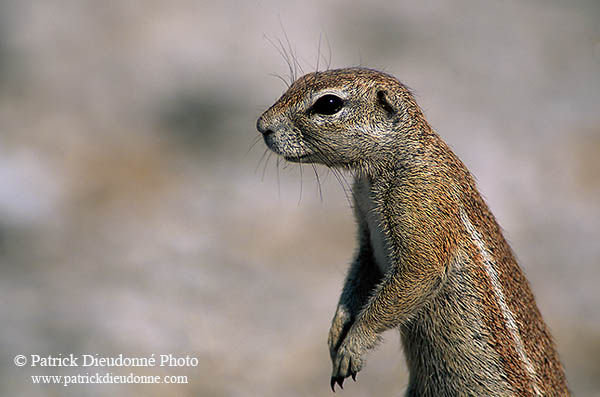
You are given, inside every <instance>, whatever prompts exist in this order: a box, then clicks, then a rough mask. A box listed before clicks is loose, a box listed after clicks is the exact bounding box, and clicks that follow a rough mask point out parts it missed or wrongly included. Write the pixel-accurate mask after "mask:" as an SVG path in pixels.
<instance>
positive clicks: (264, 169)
mask: <svg viewBox="0 0 600 397" xmlns="http://www.w3.org/2000/svg"><path fill="white" fill-rule="evenodd" d="M272 155H273V152H271V153H269V156H267V161H265V165H264V167H263V172H262V176H261V177H260V181H261V182H262V181H264V179H265V172H266V171H267V165H268V164H269V160H270V159H271V156H272Z"/></svg>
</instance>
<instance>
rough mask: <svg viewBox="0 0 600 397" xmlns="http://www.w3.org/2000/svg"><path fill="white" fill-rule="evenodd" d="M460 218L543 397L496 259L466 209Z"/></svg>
mask: <svg viewBox="0 0 600 397" xmlns="http://www.w3.org/2000/svg"><path fill="white" fill-rule="evenodd" d="M460 218H461V220H462V222H463V224H464V225H465V227H466V228H467V231H468V232H469V234H470V235H471V239H472V240H473V242H474V243H475V245H476V246H477V249H478V250H479V253H480V254H481V257H482V258H483V265H484V268H485V271H486V273H487V275H488V277H489V278H490V281H491V283H492V289H493V291H494V295H495V296H496V301H497V302H498V306H499V307H500V310H501V311H502V315H503V316H504V321H505V322H506V328H507V329H508V331H509V332H510V335H511V337H512V339H513V342H514V344H515V350H516V351H517V354H518V355H519V358H520V359H521V361H522V362H523V365H524V367H525V370H526V371H527V374H528V375H529V379H530V381H531V383H532V387H533V391H534V392H535V394H536V395H538V396H542V395H543V393H542V391H541V390H540V388H539V386H538V384H537V382H536V376H535V368H534V366H533V364H531V361H530V360H529V358H528V357H527V353H526V352H525V347H524V346H523V341H522V340H521V336H520V335H519V329H518V327H517V323H516V321H515V317H514V315H513V313H512V312H511V311H510V308H509V307H508V305H507V304H506V298H505V297H504V293H503V292H502V286H501V284H500V280H499V279H498V273H497V272H496V269H495V268H494V258H492V256H491V255H490V254H489V252H488V250H487V249H486V247H485V244H484V242H483V239H482V237H481V234H479V232H478V231H477V229H475V226H473V224H472V223H471V221H470V220H469V217H468V216H467V213H466V212H465V211H464V209H461V211H460Z"/></svg>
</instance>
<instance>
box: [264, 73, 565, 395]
mask: <svg viewBox="0 0 600 397" xmlns="http://www.w3.org/2000/svg"><path fill="white" fill-rule="evenodd" d="M326 94H332V95H336V96H338V97H340V98H341V99H342V100H343V102H344V103H343V107H342V108H341V110H339V111H338V112H336V113H335V114H331V115H324V114H319V113H316V112H315V111H314V108H313V104H314V103H315V101H316V100H317V99H318V98H320V97H321V96H323V95H326ZM257 128H258V129H259V131H260V132H261V133H263V136H264V139H265V142H266V144H267V145H268V146H269V148H271V149H272V150H273V151H275V152H276V153H278V154H280V155H282V156H284V157H285V158H286V159H288V160H290V161H295V162H311V163H321V164H325V165H326V166H328V167H335V168H344V169H347V170H350V171H352V172H353V174H354V175H355V181H354V186H353V197H354V213H355V217H356V220H357V224H358V250H357V253H356V256H355V259H354V261H353V262H352V265H351V266H350V270H349V272H348V275H347V278H346V282H345V285H344V289H343V291H342V294H341V297H340V301H339V304H338V308H337V310H336V313H335V316H334V319H333V322H332V326H331V330H330V333H329V347H330V354H331V359H332V363H333V373H332V378H331V383H332V388H333V387H334V385H335V383H337V384H339V385H340V386H341V385H342V383H343V381H344V379H345V378H347V377H349V376H352V377H353V378H355V376H356V374H357V373H358V371H360V370H361V368H362V366H363V365H364V362H365V355H366V353H367V351H368V350H370V349H372V348H373V347H374V346H375V345H376V344H377V342H378V339H379V335H380V334H381V333H382V332H384V331H385V330H387V329H391V328H399V329H400V330H401V335H402V341H403V345H404V351H405V355H406V359H407V364H408V367H409V371H410V382H409V385H408V390H407V395H408V396H446V395H465V396H466V395H494V396H504V395H522V396H530V395H531V396H534V395H561V396H563V395H568V394H569V391H568V389H567V385H566V379H565V375H564V371H563V368H562V366H561V363H560V361H559V358H558V355H557V353H556V350H555V347H554V344H553V342H552V339H551V336H550V333H549V332H548V329H547V327H546V325H545V323H544V321H543V319H542V317H541V315H540V312H539V310H538V308H537V306H536V304H535V300H534V297H533V294H532V292H531V289H530V287H529V283H528V282H527V280H526V278H525V276H524V274H523V272H522V270H521V269H520V267H519V266H518V264H517V262H516V260H515V258H514V256H513V254H512V252H511V249H510V247H509V245H508V244H507V242H506V240H505V239H504V237H503V236H502V232H501V230H500V227H499V226H498V224H497V223H496V220H495V218H494V216H493V215H492V214H491V212H490V211H489V209H488V207H487V206H486V204H485V202H484V201H483V199H482V198H481V195H480V194H479V192H478V191H477V188H476V186H475V182H474V181H473V178H472V177H471V175H470V173H469V171H468V170H467V169H466V167H465V166H464V165H463V163H462V162H461V161H460V160H459V159H458V158H457V157H456V155H455V154H454V153H453V152H452V151H451V150H450V148H449V147H448V146H447V145H446V144H445V143H444V142H443V141H442V139H441V138H440V137H439V136H438V135H437V134H436V133H435V132H434V131H433V130H432V129H431V127H430V126H429V124H428V123H427V121H426V120H425V117H424V115H423V113H422V111H421V109H420V108H419V106H418V105H417V104H416V102H415V100H414V98H413V96H412V95H411V93H410V91H409V90H408V89H407V88H406V87H404V86H403V85H402V84H401V83H400V82H399V81H398V80H396V79H395V78H393V77H392V76H389V75H386V74H384V73H380V72H377V71H373V70H369V69H362V68H351V69H339V70H330V71H325V72H317V73H311V74H308V75H306V76H303V77H301V78H300V79H299V80H297V81H296V82H295V83H294V84H293V85H292V86H291V87H290V88H289V90H288V91H287V92H286V93H285V94H284V95H283V96H282V97H281V98H280V99H279V100H278V101H277V102H276V103H275V104H274V105H273V106H272V107H271V108H270V109H268V110H267V111H266V112H265V113H264V114H263V115H262V116H261V117H260V118H259V120H258V122H257Z"/></svg>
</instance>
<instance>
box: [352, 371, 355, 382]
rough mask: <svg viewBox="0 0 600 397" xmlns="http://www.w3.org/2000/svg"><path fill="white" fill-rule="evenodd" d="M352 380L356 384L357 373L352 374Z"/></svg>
mask: <svg viewBox="0 0 600 397" xmlns="http://www.w3.org/2000/svg"><path fill="white" fill-rule="evenodd" d="M352 380H353V381H355V382H356V372H352Z"/></svg>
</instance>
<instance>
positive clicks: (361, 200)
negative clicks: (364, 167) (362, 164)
mask: <svg viewBox="0 0 600 397" xmlns="http://www.w3.org/2000/svg"><path fill="white" fill-rule="evenodd" d="M354 199H355V202H356V206H357V207H358V208H357V210H356V212H355V213H356V217H357V218H359V219H357V222H359V223H363V224H366V226H367V228H368V230H369V239H370V243H371V248H372V249H373V256H374V257H375V262H376V263H377V266H378V267H379V270H380V271H381V273H382V274H386V273H387V272H388V270H389V269H390V266H391V261H390V255H389V244H388V240H387V236H386V234H385V232H384V231H383V230H382V228H381V224H382V222H381V216H380V215H379V213H378V212H377V211H376V208H375V201H374V199H373V192H372V189H371V183H370V182H369V181H368V180H367V179H366V178H361V179H357V180H356V182H355V184H354Z"/></svg>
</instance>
